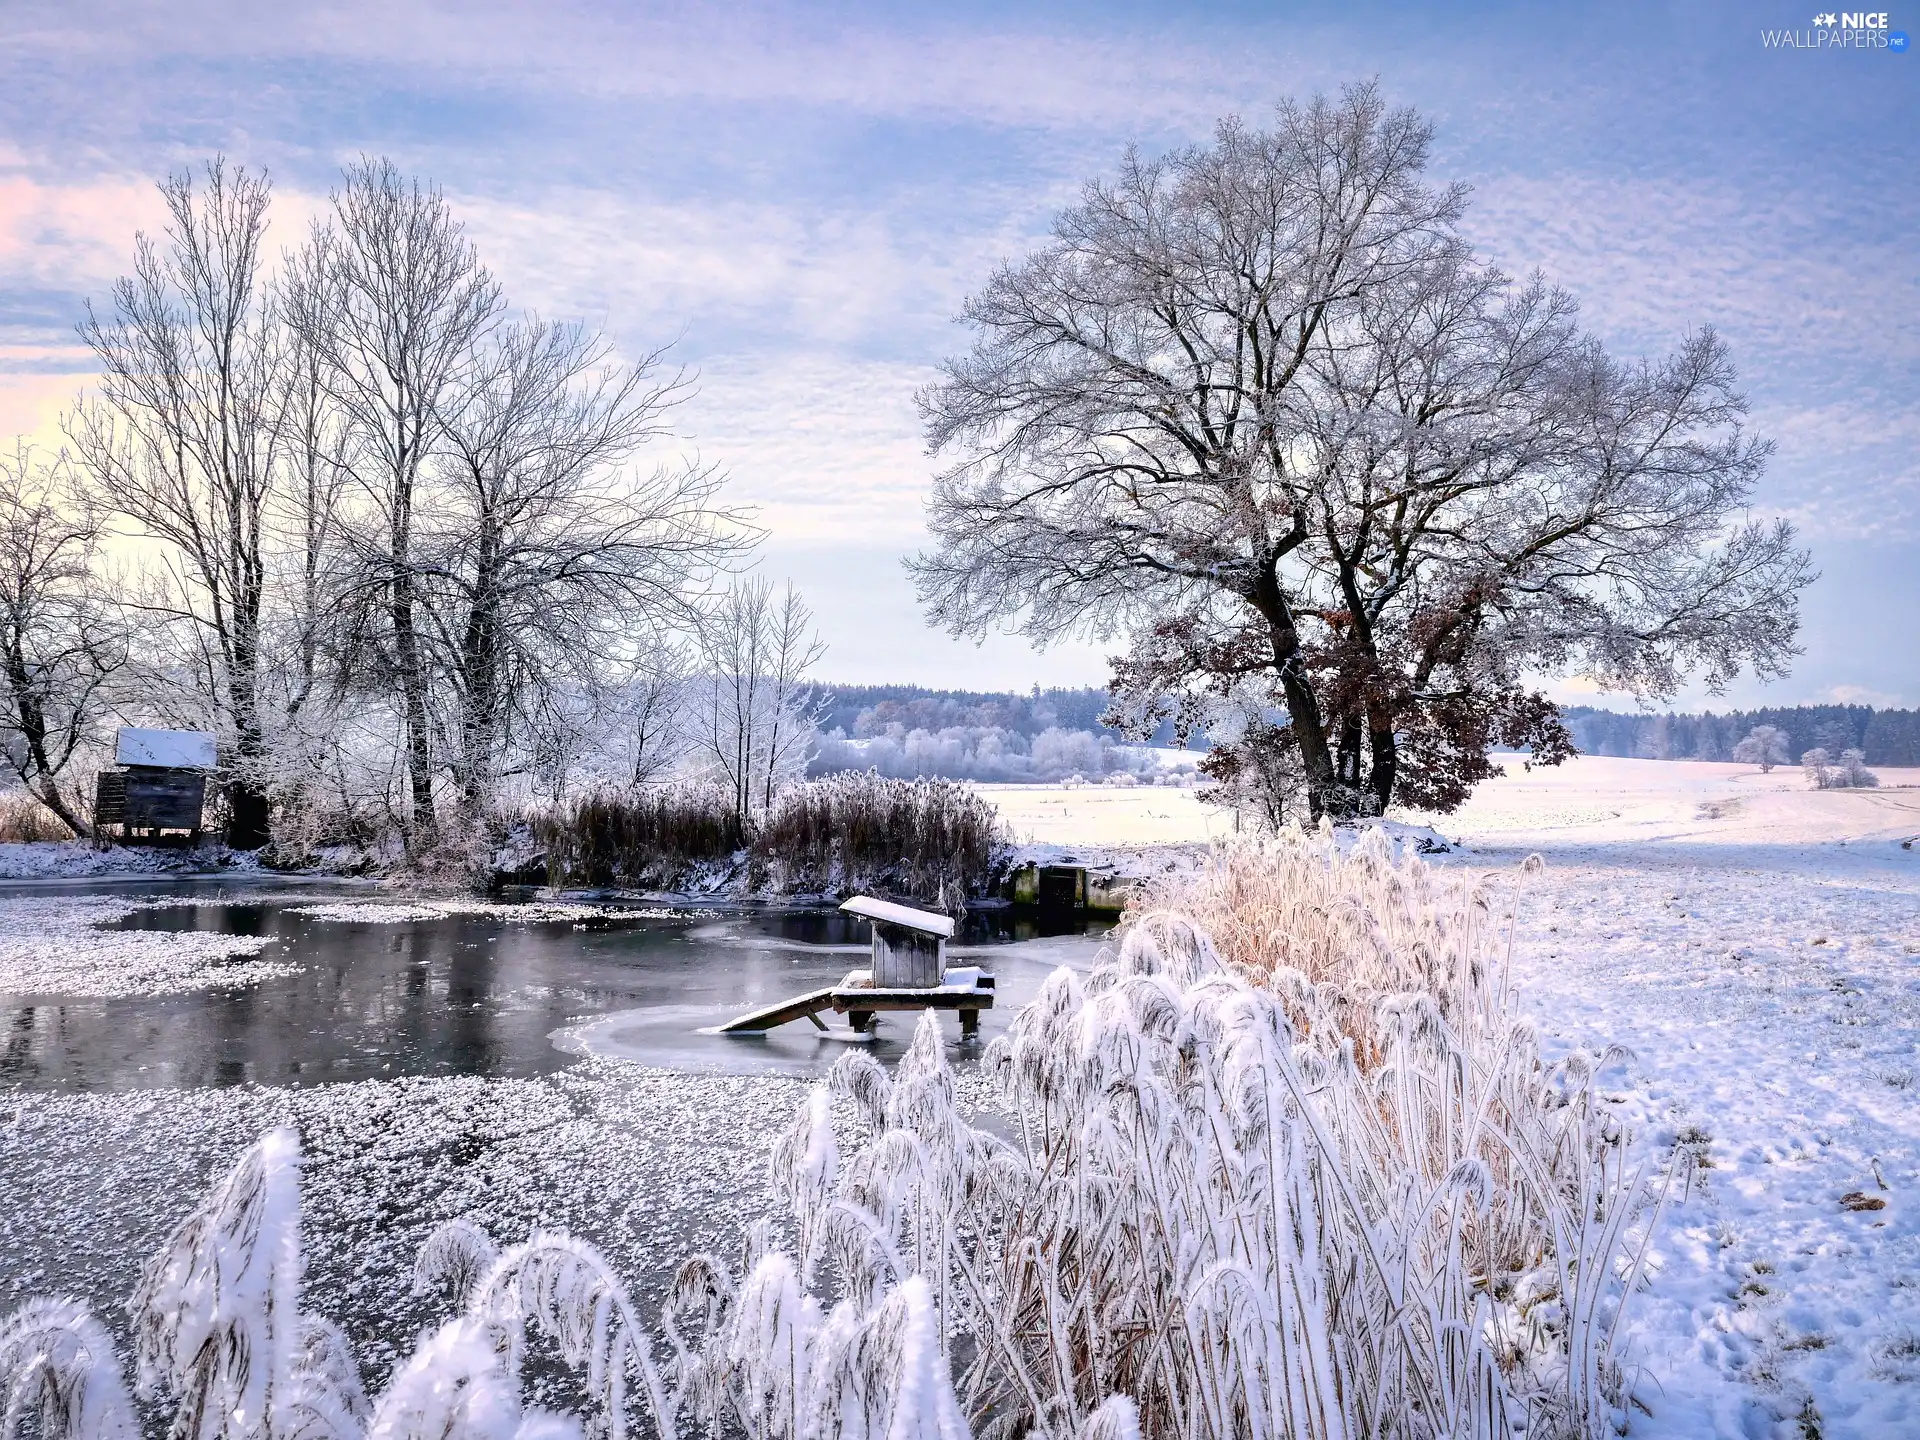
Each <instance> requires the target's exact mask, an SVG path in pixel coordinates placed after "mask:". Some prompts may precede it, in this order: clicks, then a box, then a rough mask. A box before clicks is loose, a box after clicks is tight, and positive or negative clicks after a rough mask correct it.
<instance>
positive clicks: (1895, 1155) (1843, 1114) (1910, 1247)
mask: <svg viewBox="0 0 1920 1440" xmlns="http://www.w3.org/2000/svg"><path fill="white" fill-rule="evenodd" d="M1880 778H1881V781H1882V784H1883V787H1894V786H1899V785H1908V786H1914V785H1920V772H1915V771H1905V772H1902V771H1891V770H1890V771H1883V772H1882V773H1881V777H1880ZM1440 828H1442V829H1443V830H1444V831H1445V832H1446V833H1448V834H1449V835H1455V834H1457V835H1459V836H1460V837H1461V838H1463V839H1464V840H1465V841H1466V842H1467V844H1468V846H1470V849H1469V851H1468V852H1467V853H1465V854H1463V855H1461V856H1460V857H1458V859H1457V860H1455V861H1452V862H1450V863H1461V864H1474V865H1503V864H1511V863H1512V862H1515V861H1517V860H1519V859H1521V858H1523V857H1524V856H1525V855H1526V854H1528V853H1529V852H1532V851H1538V852H1539V853H1540V854H1541V855H1543V856H1544V857H1545V858H1546V860H1547V862H1548V863H1547V869H1546V871H1545V872H1544V873H1543V874H1541V875H1540V876H1538V877H1537V878H1536V879H1534V880H1533V881H1532V882H1530V886H1529V893H1528V894H1527V895H1526V896H1525V898H1524V900H1523V904H1522V919H1523V924H1522V929H1521V939H1520V945H1519V953H1518V967H1517V968H1518V973H1519V975H1520V977H1521V979H1522V982H1523V984H1524V985H1525V986H1526V990H1527V994H1528V1003H1529V1006H1530V1008H1531V1010H1532V1011H1533V1013H1534V1015H1535V1016H1536V1017H1537V1018H1538V1022H1539V1024H1540V1027H1541V1030H1542V1032H1543V1034H1545V1035H1547V1036H1549V1037H1551V1038H1553V1039H1554V1040H1556V1041H1558V1042H1559V1043H1560V1044H1562V1045H1568V1046H1571V1045H1576V1044H1577V1045H1584V1046H1587V1047H1590V1048H1591V1047H1596V1046H1599V1045H1602V1044H1605V1043H1607V1042H1617V1043H1620V1044H1624V1045H1626V1046H1629V1047H1631V1049H1632V1050H1633V1051H1634V1058H1633V1059H1632V1060H1631V1061H1629V1062H1627V1063H1625V1064H1624V1065H1622V1066H1620V1067H1618V1068H1617V1070H1616V1072H1615V1073H1616V1075H1617V1076H1618V1081H1619V1085H1620V1089H1621V1091H1622V1092H1623V1093H1626V1094H1628V1095H1629V1096H1630V1099H1629V1102H1628V1103H1629V1105H1630V1107H1631V1108H1632V1109H1633V1110H1634V1111H1636V1112H1637V1113H1638V1114H1639V1115H1640V1117H1641V1126H1642V1130H1643V1137H1644V1140H1645V1142H1646V1143H1647V1144H1648V1145H1649V1146H1650V1147H1654V1146H1659V1145H1667V1144H1674V1143H1679V1144H1683V1145H1685V1146H1687V1147H1689V1148H1690V1149H1692V1150H1693V1151H1694V1152H1695V1153H1696V1154H1697V1155H1698V1156H1699V1157H1700V1159H1701V1162H1702V1163H1701V1166H1700V1168H1699V1169H1698V1170H1697V1172H1696V1174H1695V1177H1694V1181H1693V1184H1692V1188H1691V1191H1690V1193H1689V1194H1687V1196H1686V1197H1685V1200H1684V1202H1683V1203H1682V1204H1680V1205H1678V1206H1677V1207H1675V1208H1674V1209H1673V1210H1672V1211H1671V1212H1670V1214H1669V1217H1668V1221H1667V1224H1666V1227H1665V1231H1664V1239H1663V1240H1662V1242H1661V1245H1660V1260H1661V1273H1660V1275H1659V1277H1658V1279H1657V1280H1656V1281H1655V1283H1654V1285H1653V1286H1652V1288H1651V1289H1650V1290H1649V1291H1648V1292H1647V1293H1646V1294H1645V1295H1643V1296H1641V1297H1640V1299H1639V1300H1638V1302H1637V1304H1638V1306H1639V1308H1638V1309H1637V1310H1636V1311H1635V1312H1633V1316H1632V1320H1631V1324H1630V1328H1631V1330H1632V1339H1631V1344H1630V1347H1629V1352H1628V1353H1629V1359H1630V1361H1633V1362H1637V1363H1638V1364H1640V1365H1642V1366H1644V1367H1645V1368H1646V1370H1647V1371H1648V1373H1649V1374H1650V1376H1651V1377H1652V1378H1654V1379H1655V1380H1656V1381H1657V1382H1658V1392H1663V1393H1664V1397H1665V1398H1664V1402H1663V1403H1658V1404H1656V1405H1655V1406H1654V1409H1655V1414H1654V1416H1653V1417H1651V1418H1647V1417H1641V1419H1640V1422H1639V1423H1638V1424H1637V1425H1636V1427H1635V1430H1636V1433H1646V1434H1658V1435H1674V1436H1679V1435H1709V1434H1712V1435H1765V1434H1774V1433H1779V1434H1787V1435H1797V1434H1823V1435H1826V1436H1829V1437H1833V1436H1843V1435H1857V1436H1887V1435H1911V1434H1920V1091H1916V1089H1915V1084H1916V1079H1917V1078H1920V849H1915V850H1907V849H1903V848H1902V847H1901V844H1900V841H1902V840H1903V839H1907V838H1910V837H1912V836H1914V835H1915V834H1916V833H1917V832H1920V788H1914V789H1897V788H1882V789H1881V790H1878V791H1854V792H1848V791H1820V792H1814V791H1808V790H1807V789H1806V788H1805V782H1804V781H1803V780H1802V779H1801V777H1800V775H1799V772H1798V771H1797V770H1776V771H1775V772H1774V773H1773V774H1772V775H1768V776H1762V775H1759V774H1757V773H1756V772H1754V771H1753V770H1752V769H1751V768H1750V767H1741V766H1734V765H1717V764H1706V763H1691V762H1673V761H1666V762H1656V761H1635V760H1610V759H1597V758H1583V759H1580V760H1576V761H1573V762H1572V763H1570V764H1569V765H1567V766H1565V767H1563V768H1562V769H1561V770H1558V771H1551V770H1549V771H1544V772H1537V773H1534V774H1526V773H1524V772H1523V773H1516V774H1513V775H1510V776H1508V777H1507V778H1505V779H1503V780H1500V781H1497V782H1495V783H1494V784H1492V785H1489V786H1487V787H1486V788H1485V789H1484V790H1483V791H1482V792H1481V793H1480V794H1479V795H1476V796H1475V797H1474V799H1473V801H1472V802H1471V803H1470V804H1469V805H1467V806H1466V807H1464V808H1463V809H1462V811H1461V812H1460V813H1459V814H1458V815H1457V816H1453V817H1449V818H1448V819H1447V820H1446V821H1443V822H1440ZM1658 1392H1657V1393H1658Z"/></svg>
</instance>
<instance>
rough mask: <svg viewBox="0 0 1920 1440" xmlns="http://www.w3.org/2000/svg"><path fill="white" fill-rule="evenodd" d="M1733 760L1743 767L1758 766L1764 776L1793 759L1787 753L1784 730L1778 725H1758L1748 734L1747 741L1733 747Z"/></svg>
mask: <svg viewBox="0 0 1920 1440" xmlns="http://www.w3.org/2000/svg"><path fill="white" fill-rule="evenodd" d="M1733 758H1734V759H1735V760H1738V761H1739V762H1740V763H1741V764H1742V765H1758V766H1759V767H1760V773H1761V774H1763V775H1764V774H1768V773H1770V772H1771V771H1772V770H1773V767H1774V766H1776V765H1784V764H1786V763H1787V762H1788V761H1789V760H1791V759H1792V758H1793V757H1792V756H1791V755H1790V754H1789V753H1788V751H1787V734H1786V732H1785V731H1784V730H1782V729H1781V728H1780V727H1779V726H1778V725H1756V726H1754V727H1753V728H1752V729H1751V730H1749V731H1748V732H1747V738H1746V739H1744V740H1742V741H1741V742H1740V743H1739V744H1738V745H1735V746H1734V747H1733Z"/></svg>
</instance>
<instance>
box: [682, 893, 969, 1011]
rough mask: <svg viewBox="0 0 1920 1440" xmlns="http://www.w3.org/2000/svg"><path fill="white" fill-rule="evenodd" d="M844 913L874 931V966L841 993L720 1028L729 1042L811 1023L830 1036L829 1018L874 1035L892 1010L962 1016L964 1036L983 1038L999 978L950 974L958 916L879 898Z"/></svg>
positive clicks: (815, 994)
mask: <svg viewBox="0 0 1920 1440" xmlns="http://www.w3.org/2000/svg"><path fill="white" fill-rule="evenodd" d="M840 909H841V910H842V911H843V912H844V913H846V914H848V915H857V916H859V917H860V918H861V919H863V920H866V921H869V922H870V923H871V924H872V926H873V963H872V965H871V966H870V967H869V968H868V969H865V970H852V971H849V972H848V973H847V976H846V978H845V979H843V980H842V981H841V982H840V983H839V984H838V985H830V986H828V987H827V988H826V989H824V990H815V991H812V992H811V993H809V994H806V995H796V996H795V997H794V998H793V999H791V1000H783V1001H781V1002H780V1003H779V1004H777V1005H767V1006H763V1007H762V1008H761V1009H758V1010H754V1011H750V1012H748V1013H747V1014H745V1015H742V1016H740V1017H739V1018H738V1019H737V1020H733V1021H730V1022H729V1023H727V1024H725V1025H723V1026H721V1027H720V1029H721V1032H722V1033H723V1034H728V1035H761V1034H765V1033H766V1032H767V1031H768V1030H771V1029H773V1028H774V1027H775V1026H778V1025H785V1024H786V1023H787V1022H788V1021H791V1020H802V1019H804V1020H810V1021H812V1022H813V1024H814V1025H815V1027H816V1028H818V1029H821V1030H825V1029H827V1024H826V1022H825V1021H824V1020H822V1019H821V1018H820V1016H821V1014H822V1012H824V1011H827V1010H834V1011H837V1012H839V1013H840V1014H843V1015H845V1016H846V1017H847V1028H848V1030H849V1031H850V1032H852V1033H853V1034H855V1035H863V1036H864V1035H867V1034H869V1033H871V1031H872V1027H873V1018H874V1016H875V1015H877V1014H879V1013H881V1012H882V1011H892V1010H954V1011H957V1012H959V1016H960V1033H961V1034H962V1035H976V1034H978V1033H979V1031H980V1012H981V1011H982V1010H991V1009H992V1008H993V976H991V975H989V974H988V973H987V972H986V971H984V970H982V969H980V968H979V967H978V966H973V965H967V966H960V967H957V968H954V969H949V968H948V967H947V941H949V940H951V939H952V938H953V931H954V923H953V917H952V916H951V915H941V914H938V913H936V912H934V911H932V910H916V909H914V908H913V907H912V906H911V905H899V904H896V903H894V902H893V901H891V900H876V899H874V898H873V897H872V896H871V895H856V896H854V897H853V899H851V900H849V901H847V902H846V903H845V904H843V905H842V906H841V907H840Z"/></svg>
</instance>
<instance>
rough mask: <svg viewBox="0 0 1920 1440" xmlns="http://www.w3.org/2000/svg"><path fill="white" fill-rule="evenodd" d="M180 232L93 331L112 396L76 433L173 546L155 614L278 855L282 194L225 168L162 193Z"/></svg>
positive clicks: (90, 339) (140, 520)
mask: <svg viewBox="0 0 1920 1440" xmlns="http://www.w3.org/2000/svg"><path fill="white" fill-rule="evenodd" d="M160 192H161V195H162V196H163V197H164V198H165V200H166V205H167V213H168V223H167V228H166V231H165V234H164V235H163V236H162V237H160V238H159V239H155V238H154V237H151V236H148V235H146V234H144V233H143V234H141V235H139V236H138V237H137V239H136V249H135V261H134V273H133V274H132V275H131V276H127V277H123V278H122V279H120V280H119V281H117V282H116V283H115V285H114V287H113V305H112V314H111V316H110V317H109V318H106V319H102V318H101V317H99V316H98V315H96V314H95V313H94V311H93V308H92V307H91V305H89V307H88V310H87V319H86V320H85V322H84V323H82V325H81V326H80V333H81V335H82V336H83V337H84V338H85V340H86V341H87V343H88V344H89V345H90V346H91V347H92V349H93V352H94V354H95V356H96V357H97V359H98V360H99V363H100V368H101V379H100V395H99V399H98V400H97V401H94V402H92V403H89V404H86V405H83V406H82V407H81V408H80V409H78V410H77V411H76V412H75V414H74V416H73V417H72V419H71V421H70V423H69V434H70V435H71V437H72V439H73V441H74V443H75V445H76V446H77V448H78V451H79V454H80V457H81V458H82V460H83V461H84V463H85V465H86V467H87V469H88V470H89V471H90V472H91V475H92V478H93V481H94V484H95V488H96V491H97V493H98V494H99V495H100V496H101V498H102V499H103V501H104V502H105V503H107V504H109V505H111V506H112V507H113V508H114V509H115V510H117V511H119V512H120V513H121V514H124V515H125V516H127V517H128V518H129V519H131V520H132V521H133V522H134V524H135V525H136V527H137V528H138V530H139V531H140V533H141V534H142V535H144V536H146V537H148V538H151V539H153V540H157V541H159V542H161V543H162V545H163V546H164V547H165V551H164V556H163V559H162V562H161V565H160V567H159V569H158V570H157V571H156V572H154V574H153V576H152V578H153V579H154V580H155V581H157V583H156V584H154V585H152V586H150V587H149V589H148V591H147V592H146V602H147V604H148V606H149V608H150V609H152V610H153V611H154V612H155V613H157V614H159V615H160V616H162V617H164V618H165V619H167V620H169V621H171V622H174V628H175V632H176V633H181V634H184V637H185V640H186V643H187V647H188V657H187V658H188V663H189V667H190V670H191V673H193V674H195V675H196V676H198V677H199V683H200V687H201V689H202V690H203V691H204V692H205V695H204V698H205V700H206V702H207V704H208V706H209V707H210V709H211V710H212V712H213V716H214V717H215V719H216V722H217V723H218V724H219V725H220V727H221V728H222V729H224V730H225V731H226V732H227V734H226V738H227V739H228V741H229V743H230V747H231V749H230V756H231V771H230V774H231V778H230V780H229V782H228V785H227V801H228V804H229V806H230V808H231V814H232V823H231V828H230V830H229V834H228V838H229V841H230V843H232V844H234V845H235V846H239V847H242V848H248V847H253V846H258V845H261V844H264V843H265V842H266V839H267V835H268V820H269V814H268V800H267V796H266V794H265V793H264V791H263V790H262V788H261V787H260V785H259V783H258V780H257V778H256V776H255V774H254V770H255V767H256V766H257V763H258V762H259V761H260V760H261V759H262V758H263V757H264V755H265V753H266V725H265V719H264V716H263V714H262V696H261V683H262V675H261V671H262V626H263V620H264V612H265V606H266V601H267V591H268V576H267V568H268V566H267V541H266V510H267V497H268V493H269V489H270V487H271V485H272V482H273V471H274V467H275V464H276V461H277V448H278V444H279V439H280V428H279V423H278V417H277V414H276V407H277V402H278V399H279V383H280V379H279V369H280V344H279V334H278V329H277V324H276V319H275V316H274V312H273V305H272V302H271V299H270V297H269V294H268V290H267V285H266V280H265V275H264V270H263V263H262V262H263V257H262V242H263V240H264V237H265V234H266V228H267V207H268V201H269V199H270V195H271V188H270V186H269V184H268V182H267V179H266V177H265V176H260V175H252V174H249V173H248V172H247V170H246V169H245V168H243V167H235V168H234V169H232V170H229V169H228V168H227V166H226V164H225V162H224V161H223V160H219V159H216V160H214V161H213V162H212V163H211V164H209V165H208V166H207V167H206V170H205V172H204V175H203V177H202V182H201V184H200V186H199V188H198V190H196V188H195V185H194V181H193V177H192V176H191V175H190V174H186V173H181V174H177V175H174V176H172V177H170V178H169V179H168V180H167V181H166V182H165V183H164V184H162V185H161V187H160Z"/></svg>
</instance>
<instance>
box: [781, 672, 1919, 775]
mask: <svg viewBox="0 0 1920 1440" xmlns="http://www.w3.org/2000/svg"><path fill="white" fill-rule="evenodd" d="M817 693H818V695H819V698H820V699H821V701H822V702H823V703H824V705H825V707H826V712H825V714H824V715H823V717H822V718H821V722H820V728H821V730H823V731H826V732H831V731H834V730H840V731H842V732H844V733H845V734H846V735H849V736H860V735H873V734H878V733H882V732H884V731H885V730H886V729H887V727H888V726H890V725H895V724H898V725H902V726H904V727H905V728H906V729H908V730H928V731H934V732H938V731H941V730H946V729H951V728H954V727H968V728H972V727H998V728H1000V729H1002V730H1009V731H1013V732H1015V733H1017V734H1020V735H1024V736H1025V737H1026V738H1027V739H1029V740H1032V739H1033V738H1034V737H1035V736H1037V735H1039V734H1041V733H1042V732H1043V731H1046V730H1048V729H1052V728H1055V727H1058V728H1060V729H1063V730H1090V731H1092V732H1094V733H1095V734H1096V735H1102V736H1105V737H1107V738H1108V739H1110V740H1113V741H1115V742H1119V741H1120V739H1121V736H1120V734H1119V732H1118V731H1115V730H1110V729H1108V728H1107V727H1106V726H1104V725H1102V724H1101V723H1100V716H1101V714H1102V713H1103V712H1104V711H1105V710H1106V708H1107V692H1106V691H1105V690H1104V689H1102V688H1100V687H1098V686H1087V687H1085V688H1083V689H1054V690H1042V689H1040V688H1039V687H1038V686H1035V687H1034V688H1033V690H1032V691H1031V692H1030V693H1028V694H1025V695H1020V694H1014V693H1011V692H994V691H982V690H928V689H924V688H922V687H921V686H918V685H823V686H821V687H820V689H819V691H818V692H817ZM1561 714H1562V716H1563V717H1564V718H1565V720H1566V722H1567V728H1568V729H1569V730H1571V731H1572V732H1573V738H1574V743H1575V744H1576V745H1577V746H1578V747H1579V748H1580V750H1581V751H1582V752H1583V753H1585V754H1589V755H1624V756H1629V757H1635V758H1639V759H1647V760H1731V759H1732V758H1733V747H1734V746H1735V745H1737V744H1738V743H1739V742H1740V741H1741V740H1742V739H1743V738H1744V737H1745V736H1746V734H1747V732H1748V731H1749V730H1751V729H1753V727H1754V726H1756V725H1777V726H1778V727H1779V728H1780V729H1781V730H1783V731H1785V732H1786V735H1787V749H1788V752H1789V753H1790V754H1792V755H1793V757H1794V758H1795V759H1796V760H1797V759H1798V758H1799V757H1800V755H1801V754H1802V753H1804V752H1805V751H1808V750H1812V749H1814V748H1816V747H1821V748H1824V749H1826V750H1828V751H1830V752H1831V753H1833V754H1836V755H1837V754H1839V753H1840V752H1841V751H1842V750H1861V751H1864V752H1865V754H1866V759H1867V764H1869V765H1914V766H1920V710H1876V709H1874V708H1873V707H1871V706H1868V705H1798V706H1794V707H1791V708H1773V709H1765V710H1733V711H1729V712H1728V713H1726V714H1724V715H1722V714H1717V713H1714V712H1712V711H1709V712H1708V713H1706V714H1704V715H1677V714H1661V715H1646V714H1621V713H1619V712H1617V711H1613V710H1597V709H1594V708H1592V707H1591V706H1586V705H1570V706H1566V707H1563V709H1562V711H1561ZM1153 743H1154V744H1156V745H1171V744H1173V743H1174V741H1173V725H1172V722H1170V721H1169V722H1167V723H1165V724H1163V725H1162V726H1161V727H1160V730H1159V732H1158V733H1157V734H1156V735H1155V736H1154V737H1153ZM1194 748H1196V749H1201V748H1204V741H1202V742H1197V743H1196V745H1195V747H1194Z"/></svg>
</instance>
